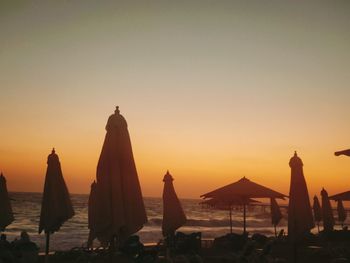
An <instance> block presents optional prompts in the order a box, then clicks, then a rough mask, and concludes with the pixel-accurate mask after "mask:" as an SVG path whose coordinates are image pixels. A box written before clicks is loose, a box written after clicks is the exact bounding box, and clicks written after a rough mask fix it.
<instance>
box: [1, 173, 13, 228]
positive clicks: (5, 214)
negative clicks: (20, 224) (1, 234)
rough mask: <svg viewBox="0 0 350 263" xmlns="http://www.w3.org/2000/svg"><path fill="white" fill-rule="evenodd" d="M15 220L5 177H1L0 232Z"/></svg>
mask: <svg viewBox="0 0 350 263" xmlns="http://www.w3.org/2000/svg"><path fill="white" fill-rule="evenodd" d="M13 220H14V217H13V212H12V207H11V202H10V198H9V195H8V192H7V185H6V179H5V176H4V175H3V174H2V173H1V175H0V231H4V230H5V228H6V227H7V226H8V225H9V224H11V223H12V222H13Z"/></svg>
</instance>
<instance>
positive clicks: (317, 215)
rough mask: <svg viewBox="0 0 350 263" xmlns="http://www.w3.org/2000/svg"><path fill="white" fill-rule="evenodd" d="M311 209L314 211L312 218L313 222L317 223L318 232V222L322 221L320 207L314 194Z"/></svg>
mask: <svg viewBox="0 0 350 263" xmlns="http://www.w3.org/2000/svg"><path fill="white" fill-rule="evenodd" d="M312 209H313V211H314V218H315V222H316V223H317V229H318V232H320V222H321V221H322V208H321V206H320V202H319V201H318V198H317V196H316V195H315V196H314V204H313V206H312Z"/></svg>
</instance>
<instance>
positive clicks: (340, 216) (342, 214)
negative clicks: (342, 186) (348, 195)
mask: <svg viewBox="0 0 350 263" xmlns="http://www.w3.org/2000/svg"><path fill="white" fill-rule="evenodd" d="M337 211H338V221H339V222H341V224H343V223H344V221H345V220H346V217H347V215H346V211H345V208H344V205H343V201H342V200H338V204H337Z"/></svg>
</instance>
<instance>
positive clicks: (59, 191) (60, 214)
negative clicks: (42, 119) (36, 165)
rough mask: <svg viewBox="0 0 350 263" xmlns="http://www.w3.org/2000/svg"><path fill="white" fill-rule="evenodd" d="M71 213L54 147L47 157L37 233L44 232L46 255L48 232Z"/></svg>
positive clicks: (47, 251)
mask: <svg viewBox="0 0 350 263" xmlns="http://www.w3.org/2000/svg"><path fill="white" fill-rule="evenodd" d="M73 215H74V210H73V206H72V202H71V200H70V196H69V193H68V189H67V186H66V183H65V182H64V179H63V175H62V170H61V164H60V161H59V158H58V155H57V154H56V153H55V149H53V150H52V152H51V154H50V155H49V156H48V158H47V170H46V176H45V185H44V193H43V199H42V203H41V214H40V222H39V234H40V233H41V232H42V231H45V233H46V255H48V253H49V240H50V234H53V233H54V232H56V231H58V230H59V229H60V227H61V226H62V225H63V223H64V222H65V221H67V220H68V219H70V218H71V217H73Z"/></svg>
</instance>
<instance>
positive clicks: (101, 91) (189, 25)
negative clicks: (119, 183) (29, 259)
mask: <svg viewBox="0 0 350 263" xmlns="http://www.w3.org/2000/svg"><path fill="white" fill-rule="evenodd" d="M0 5H1V8H0V92H1V93H0V123H1V126H0V138H1V142H0V171H2V172H3V173H4V175H5V177H6V178H7V184H8V188H9V190H10V191H28V192H31V191H34V192H41V191H42V190H43V182H44V178H45V172H46V161H47V155H48V154H50V152H51V149H52V147H55V148H56V152H57V154H58V155H59V157H60V161H61V166H62V170H63V174H64V177H65V180H66V183H67V185H68V188H69V190H70V192H71V193H88V192H89V190H90V184H91V183H92V181H93V180H94V179H95V176H96V166H97V162H98V158H99V154H100V151H101V148H102V144H103V140H104V136H105V133H106V131H105V125H106V122H107V119H108V117H109V115H111V114H112V113H113V112H114V109H115V106H116V105H119V107H120V111H121V114H122V115H123V116H124V117H125V118H126V120H127V122H128V128H129V132H130V136H131V141H132V146H133V151H134V157H135V161H136V167H137V170H138V174H139V179H140V183H141V187H142V192H143V195H144V196H161V194H162V187H163V182H162V178H163V176H164V174H165V173H166V171H167V170H169V171H170V173H171V174H172V175H173V177H174V179H175V181H174V185H175V189H176V191H177V193H178V195H179V196H180V197H187V198H198V197H199V196H200V195H201V194H203V193H206V192H208V191H211V190H213V189H215V188H217V187H220V186H223V185H225V184H228V183H232V182H234V181H237V180H239V179H240V178H241V177H243V176H246V177H247V178H249V179H251V180H253V181H255V182H257V183H260V184H263V185H265V186H267V187H271V188H273V189H275V190H277V191H280V192H282V193H284V194H288V192H289V183H290V168H289V166H288V162H289V159H290V158H291V157H292V156H293V153H294V151H295V150H296V151H297V152H298V155H299V156H300V157H301V159H302V160H303V162H304V173H305V177H306V181H307V183H308V188H309V192H310V196H313V195H314V194H318V195H319V193H320V191H321V189H322V187H325V188H326V189H327V190H328V193H330V194H333V193H337V192H342V191H347V190H350V180H349V177H350V158H347V157H335V156H334V151H336V150H342V149H347V148H350V103H349V99H350V87H349V83H350V31H349V28H350V16H349V8H350V2H349V1H297V2H295V1H292V0H289V1H287V0H285V1H280V0H276V1H273V0H265V1H254V0H252V1H205V0H203V1H194V0H189V1H166V0H164V1H92V0H84V1H83V0H65V1H1V3H0Z"/></svg>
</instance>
